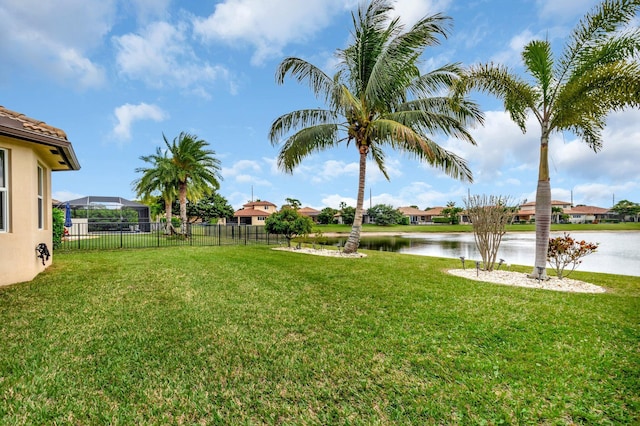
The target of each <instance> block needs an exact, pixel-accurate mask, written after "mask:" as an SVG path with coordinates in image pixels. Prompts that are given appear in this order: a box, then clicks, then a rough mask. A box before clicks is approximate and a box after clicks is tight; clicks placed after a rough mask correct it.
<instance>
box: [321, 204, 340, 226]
mask: <svg viewBox="0 0 640 426" xmlns="http://www.w3.org/2000/svg"><path fill="white" fill-rule="evenodd" d="M336 213H338V210H336V209H334V208H331V207H325V208H324V209H322V210H321V211H320V214H319V215H318V223H319V224H321V225H329V224H330V223H336V219H335V215H336Z"/></svg>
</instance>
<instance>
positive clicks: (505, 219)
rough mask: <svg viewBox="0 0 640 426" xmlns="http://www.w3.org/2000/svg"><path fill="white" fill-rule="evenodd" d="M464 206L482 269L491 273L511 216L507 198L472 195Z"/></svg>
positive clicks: (511, 212)
mask: <svg viewBox="0 0 640 426" xmlns="http://www.w3.org/2000/svg"><path fill="white" fill-rule="evenodd" d="M465 204H466V206H467V214H468V215H469V219H470V220H471V223H472V225H473V236H474V238H475V241H476V247H478V251H479V252H480V256H482V263H483V264H484V269H485V270H486V271H493V266H494V265H495V262H496V258H497V257H498V249H499V248H500V243H501V242H502V236H503V235H504V234H505V233H506V232H507V228H506V226H507V224H508V223H509V222H510V221H511V217H512V216H513V211H512V209H510V208H509V207H507V206H508V204H509V197H501V196H500V197H497V196H494V195H491V196H489V197H487V196H486V195H472V196H470V197H469V198H468V199H466V200H465Z"/></svg>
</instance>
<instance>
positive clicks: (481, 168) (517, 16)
mask: <svg viewBox="0 0 640 426" xmlns="http://www.w3.org/2000/svg"><path fill="white" fill-rule="evenodd" d="M595 4H596V2H595V1H593V0H562V1H559V0H521V1H517V0H514V1H510V0H469V1H461V0H398V1H397V2H396V10H397V12H398V13H399V15H400V16H401V17H402V20H403V21H404V22H406V23H407V24H411V23H413V22H415V20H416V19H418V18H419V17H422V16H424V15H427V14H431V13H437V12H442V13H444V14H446V15H448V16H450V17H451V18H452V19H453V21H452V24H453V28H452V31H451V33H450V36H449V38H448V39H446V40H443V41H442V44H441V45H440V46H439V47H435V48H429V49H427V51H426V53H425V56H424V58H423V63H422V67H423V68H424V70H428V69H431V68H433V67H436V66H439V65H442V64H445V63H450V62H461V63H463V64H472V63H476V62H481V61H482V62H484V61H490V60H493V61H497V62H501V63H503V64H506V65H508V66H510V67H512V69H513V70H514V71H516V72H519V73H521V72H522V67H521V65H520V52H521V50H522V47H523V46H524V45H525V44H526V43H527V42H528V41H529V40H531V39H533V38H545V37H546V38H548V39H549V40H550V41H551V42H552V45H553V46H554V47H555V48H556V49H559V48H560V47H561V46H563V45H564V42H565V40H566V36H567V34H568V33H569V31H570V30H571V29H572V28H573V27H574V25H575V24H576V22H577V21H578V20H579V19H580V18H581V17H582V16H583V15H584V14H585V13H586V12H587V11H588V10H590V9H591V8H592V7H593V6H594V5H595ZM357 5H358V2H357V1H354V0H304V1H302V0H269V1H266V0H220V1H207V0H186V1H185V0H183V1H176V0H174V1H171V0H126V1H125V0H56V1H55V2H54V1H42V0H0V22H2V23H3V24H2V26H0V57H2V61H1V62H0V105H3V106H4V107H6V108H9V109H12V110H15V111H19V112H21V113H24V114H26V115H28V116H30V117H33V118H37V119H39V120H43V121H45V122H47V123H48V124H50V125H53V126H55V127H59V128H61V129H63V130H64V131H66V132H67V135H68V138H69V140H70V141H71V142H72V143H73V147H74V149H75V152H76V155H77V157H78V159H79V161H80V164H81V166H82V169H81V170H79V171H74V172H58V173H54V174H53V179H52V190H53V197H54V198H56V199H58V200H61V201H65V200H69V199H73V198H78V197H81V196H85V195H113V196H121V197H124V198H129V199H135V194H134V192H133V191H132V186H131V183H132V181H133V180H134V179H136V178H137V175H136V173H135V169H136V167H140V166H142V165H143V163H142V162H141V161H140V160H139V157H140V156H141V155H147V154H151V153H153V152H154V151H155V148H156V147H157V146H160V145H161V144H162V134H163V133H164V134H165V135H166V136H167V138H168V139H170V140H171V139H173V138H174V137H175V136H177V135H178V134H179V133H180V132H182V131H185V132H189V133H192V134H195V135H197V136H199V137H200V138H202V139H204V140H206V141H208V142H209V143H210V144H211V148H212V149H213V150H214V151H215V152H216V156H217V157H218V158H219V159H220V160H221V162H222V172H221V174H222V177H223V179H224V180H223V181H222V182H221V188H220V191H219V192H220V193H221V194H222V195H223V196H224V197H226V198H227V199H228V200H229V202H230V203H231V205H232V206H234V207H235V208H239V207H240V206H242V204H244V203H246V202H247V201H250V200H251V199H252V197H253V199H261V200H268V201H271V202H273V203H275V204H277V205H278V206H280V205H281V204H283V203H284V200H285V198H287V197H290V198H296V199H299V200H300V201H301V202H302V204H303V205H304V206H311V207H314V208H317V209H320V208H322V207H326V206H331V207H338V205H339V204H340V202H341V201H345V202H346V203H347V204H349V205H352V206H355V197H356V190H357V170H358V167H357V164H358V163H357V162H358V156H357V152H356V150H355V148H354V147H353V145H350V146H349V147H344V146H343V147H339V148H336V149H333V150H329V151H326V152H324V153H322V154H318V155H313V156H311V157H308V158H307V159H306V160H304V161H303V163H302V164H301V166H300V167H299V168H298V169H297V170H296V171H295V172H294V174H293V175H287V174H284V173H282V172H280V171H279V170H277V168H276V166H275V159H276V156H277V153H278V149H277V148H276V147H272V146H271V144H270V143H269V140H268V132H269V128H270V126H271V123H272V122H273V120H274V119H276V118H277V117H279V116H280V115H281V114H284V113H286V112H289V111H293V110H296V109H303V108H309V107H320V106H323V105H322V104H321V103H319V101H317V100H316V99H315V98H313V96H312V95H311V93H310V91H309V90H308V88H307V87H306V86H304V85H301V84H298V83H296V82H295V81H293V80H287V81H286V82H285V84H284V85H277V84H276V82H275V78H274V74H275V70H276V67H277V65H278V64H279V63H280V61H281V60H282V59H283V58H284V57H286V56H297V57H301V58H304V59H306V60H308V61H310V62H312V63H314V64H315V65H318V66H320V67H322V68H323V69H325V70H327V71H328V72H330V73H332V71H331V70H332V64H333V63H334V56H333V54H334V52H335V50H336V49H338V48H342V47H344V46H345V45H346V44H347V43H348V41H349V36H350V31H351V28H352V23H351V15H350V13H351V11H353V10H355V9H356V8H357ZM635 24H636V25H637V22H636V23H635ZM472 97H473V98H474V99H475V100H476V101H478V102H479V103H480V104H481V106H482V108H483V110H484V111H485V114H486V122H485V125H484V126H483V127H477V128H475V129H473V130H472V133H473V135H474V137H475V139H476V141H477V143H478V145H477V146H471V145H469V144H466V143H461V142H459V141H456V140H453V139H448V138H446V137H444V136H442V135H435V139H436V140H437V141H438V142H439V143H440V144H441V145H442V146H444V147H446V148H447V149H449V150H452V151H454V152H455V153H457V154H458V155H460V156H462V157H463V158H465V159H467V160H468V162H469V165H470V167H471V169H472V171H473V173H474V183H473V184H467V183H461V182H459V181H456V180H454V179H451V178H449V177H447V176H445V175H443V174H442V173H441V172H439V171H438V170H435V169H432V168H429V167H428V166H426V165H423V164H420V163H418V162H416V161H415V160H412V159H409V158H406V157H404V156H403V155H402V154H399V153H394V152H388V153H387V167H388V172H389V175H390V179H391V180H390V181H386V180H385V178H384V177H383V176H382V175H381V173H380V172H378V171H377V170H376V168H375V167H374V166H373V165H370V166H369V167H368V170H369V173H368V175H367V189H366V193H367V196H366V199H365V205H366V206H368V205H369V204H374V205H375V204H379V203H385V204H391V205H393V206H395V207H401V206H407V205H417V206H418V207H420V208H426V207H433V206H442V205H445V204H446V203H447V202H448V201H454V202H456V203H457V204H458V205H460V206H462V205H463V204H464V198H465V197H466V196H467V194H468V193H472V194H487V195H508V196H510V197H511V198H512V199H514V200H516V201H522V200H525V199H526V200H529V201H532V200H534V199H535V187H536V180H537V164H538V147H539V136H540V135H539V128H538V126H537V123H536V122H535V121H533V120H530V122H529V126H528V131H527V133H526V134H522V132H520V130H519V129H518V128H517V127H516V126H515V125H514V124H513V123H512V122H511V121H510V120H509V118H508V116H507V115H506V114H505V113H504V111H503V110H502V109H501V104H500V103H499V102H498V101H496V100H495V99H492V98H488V97H485V96H482V95H480V94H477V93H476V94H473V95H472ZM550 152H551V156H550V167H551V186H552V196H553V198H554V199H560V200H565V201H571V199H572V196H573V201H574V204H587V205H596V206H600V207H610V206H611V205H612V202H613V201H614V200H615V201H616V202H617V201H619V200H622V199H628V200H631V201H634V202H640V179H638V164H640V112H639V111H637V110H630V111H624V112H620V113H615V114H612V115H611V116H610V117H609V119H608V126H607V129H606V130H605V132H604V148H603V149H602V151H600V152H599V153H598V154H595V153H593V151H591V150H589V148H588V147H587V146H586V145H585V144H584V143H583V142H581V141H580V140H577V138H576V137H575V136H574V135H571V134H554V135H553V137H552V139H551V150H550ZM369 195H372V200H369Z"/></svg>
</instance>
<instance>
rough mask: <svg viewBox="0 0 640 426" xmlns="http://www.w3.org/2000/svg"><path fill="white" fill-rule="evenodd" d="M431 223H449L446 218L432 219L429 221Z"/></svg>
mask: <svg viewBox="0 0 640 426" xmlns="http://www.w3.org/2000/svg"><path fill="white" fill-rule="evenodd" d="M431 220H432V221H433V223H449V222H450V220H449V218H448V217H434V218H432V219H431Z"/></svg>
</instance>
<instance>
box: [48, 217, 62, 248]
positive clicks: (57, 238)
mask: <svg viewBox="0 0 640 426" xmlns="http://www.w3.org/2000/svg"><path fill="white" fill-rule="evenodd" d="M51 214H52V216H53V221H52V223H53V229H52V230H53V248H54V250H55V249H57V248H58V247H60V244H62V237H63V236H64V210H61V209H53V210H52V211H51Z"/></svg>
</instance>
